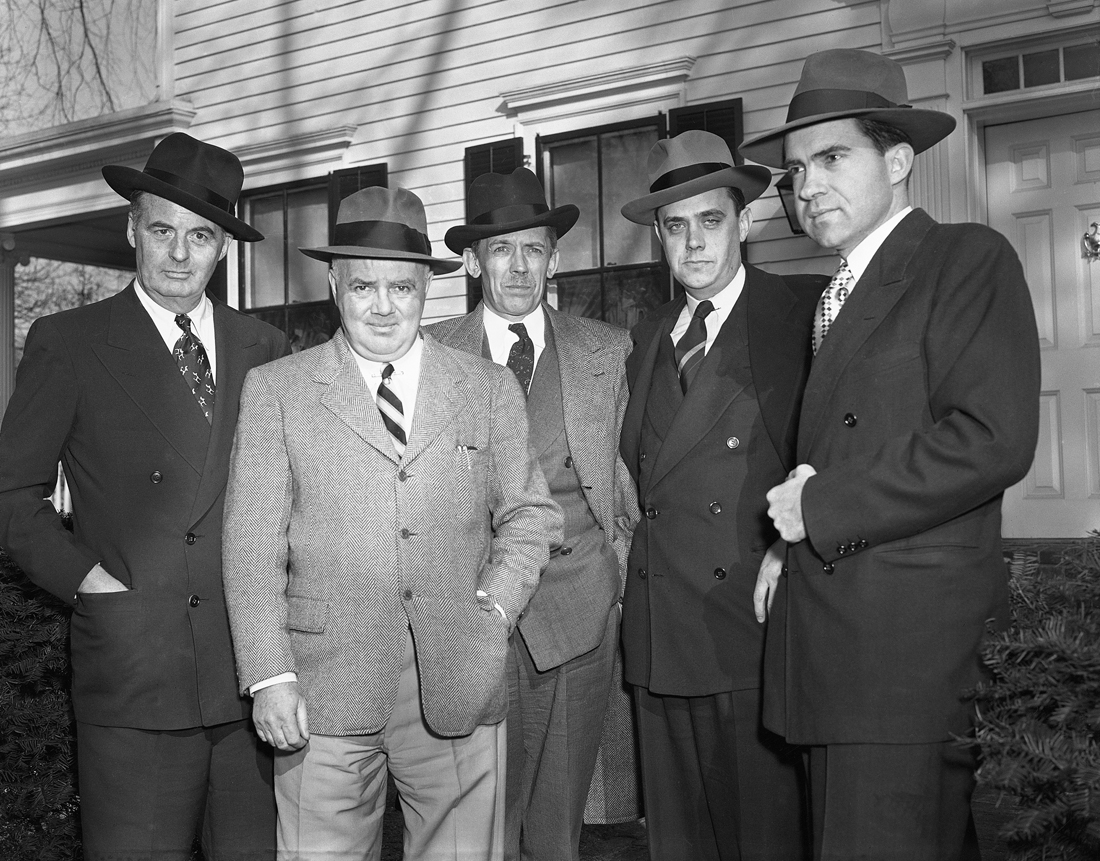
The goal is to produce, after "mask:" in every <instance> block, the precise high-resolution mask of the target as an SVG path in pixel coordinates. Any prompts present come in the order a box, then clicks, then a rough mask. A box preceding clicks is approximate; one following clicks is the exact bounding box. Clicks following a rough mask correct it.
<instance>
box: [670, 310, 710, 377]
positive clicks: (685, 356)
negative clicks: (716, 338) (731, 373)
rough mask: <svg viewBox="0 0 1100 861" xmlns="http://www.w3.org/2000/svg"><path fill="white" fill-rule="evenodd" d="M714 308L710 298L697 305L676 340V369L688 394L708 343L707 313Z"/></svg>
mask: <svg viewBox="0 0 1100 861" xmlns="http://www.w3.org/2000/svg"><path fill="white" fill-rule="evenodd" d="M713 310H714V305H713V304H712V303H711V301H710V300H709V299H704V300H703V301H702V302H700V303H699V304H698V305H696V306H695V313H694V314H693V315H692V317H691V319H690V320H689V321H688V327H687V329H686V330H685V331H684V334H683V335H682V336H681V337H680V340H679V341H677V342H676V350H675V353H674V354H675V356H676V370H677V371H678V372H679V374H680V388H681V389H682V390H683V392H684V394H685V395H686V394H687V391H688V386H690V385H691V381H692V380H693V379H695V375H696V374H697V373H698V372H699V366H700V365H701V364H702V363H703V356H705V355H706V345H707V324H706V322H705V320H706V317H707V315H708V314H709V313H710V312H711V311H713Z"/></svg>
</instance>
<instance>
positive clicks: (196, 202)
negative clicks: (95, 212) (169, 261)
mask: <svg viewBox="0 0 1100 861" xmlns="http://www.w3.org/2000/svg"><path fill="white" fill-rule="evenodd" d="M101 172H102V173H103V178H104V179H105V180H106V181H107V185H109V186H111V188H112V189H114V190H115V192H116V193H118V194H120V195H121V196H122V197H125V198H126V199H127V200H129V199H130V198H131V197H132V196H133V194H134V192H135V191H147V192H149V193H150V194H155V195H156V196H157V197H163V198H164V199H165V200H170V201H172V202H173V203H178V204H179V205H180V206H182V207H183V208H184V209H189V210H191V212H193V213H195V214H196V215H201V216H202V217H203V218H205V219H207V220H209V221H212V222H214V223H215V224H216V225H218V227H221V228H222V229H223V230H225V231H226V232H227V233H230V234H232V236H233V238H234V239H237V240H239V241H241V242H259V241H260V240H261V239H263V238H264V235H263V234H262V233H260V231H258V230H256V228H254V227H251V226H250V225H248V224H245V223H244V222H243V221H241V220H240V219H239V218H236V217H235V216H233V215H230V214H229V213H228V212H226V211H225V210H224V209H220V208H218V207H217V206H215V205H214V204H212V203H208V202H207V201H205V200H202V199H201V198H198V197H195V196H194V195H191V194H188V193H187V192H186V191H182V190H181V189H178V188H176V187H175V186H174V185H169V184H168V183H166V182H164V181H162V180H159V179H157V178H156V177H155V176H149V174H147V173H143V172H142V171H140V170H135V169H134V168H132V167H125V166H123V165H118V164H108V165H105V166H104V167H103V168H102V169H101Z"/></svg>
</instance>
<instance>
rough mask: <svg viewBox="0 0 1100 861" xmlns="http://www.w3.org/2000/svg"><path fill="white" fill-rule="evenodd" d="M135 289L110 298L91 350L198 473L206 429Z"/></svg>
mask: <svg viewBox="0 0 1100 861" xmlns="http://www.w3.org/2000/svg"><path fill="white" fill-rule="evenodd" d="M136 289H137V288H136V287H135V286H134V283H133V282H132V281H131V282H130V286H129V287H127V288H126V289H125V290H124V291H122V292H121V293H119V294H118V295H117V296H115V297H114V298H113V299H111V320H110V324H109V328H108V332H107V343H106V344H104V345H96V346H94V347H93V350H94V351H95V353H96V355H97V356H98V357H99V360H100V361H101V362H103V365H104V367H105V368H106V369H107V372H108V373H109V374H110V375H111V376H112V377H113V378H114V380H115V381H116V382H117V383H118V384H119V386H120V387H121V388H122V390H123V391H124V392H125V393H126V395H127V396H128V397H129V398H130V399H131V400H132V401H133V402H134V404H136V405H137V407H138V408H139V409H140V410H141V411H142V412H143V413H144V414H145V416H146V418H148V419H149V421H150V422H151V423H152V424H153V426H154V427H155V428H156V429H157V431H158V432H159V433H160V434H161V436H163V437H164V438H165V440H167V442H168V443H169V445H171V446H172V448H174V449H175V450H176V451H177V452H178V453H179V455H180V457H182V458H183V459H184V460H186V461H187V463H188V464H190V466H191V467H192V469H194V470H195V471H196V472H198V473H202V471H203V468H204V466H205V462H206V453H207V449H208V447H209V444H210V433H211V427H210V425H208V424H207V422H206V418H205V417H204V416H203V414H202V410H201V409H199V406H198V404H196V403H195V397H194V395H193V394H191V390H190V389H189V388H188V387H187V383H186V382H184V380H183V378H182V377H181V376H180V372H179V368H178V367H177V366H176V363H175V361H174V360H173V359H172V353H171V352H170V351H169V349H168V348H167V347H166V346H165V343H164V340H163V339H162V338H161V336H160V332H158V331H157V327H156V325H155V324H154V323H153V321H152V319H151V318H150V317H149V314H148V312H147V311H146V310H145V309H144V308H143V307H142V305H141V301H140V300H139V299H138V297H137V293H136V292H135V291H136Z"/></svg>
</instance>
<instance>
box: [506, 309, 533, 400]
mask: <svg viewBox="0 0 1100 861" xmlns="http://www.w3.org/2000/svg"><path fill="white" fill-rule="evenodd" d="M508 331H509V332H512V333H514V334H515V336H516V338H517V339H518V340H517V341H516V342H515V343H514V344H512V349H511V350H509V351H508V362H507V364H508V367H509V368H511V369H512V373H514V374H515V375H516V379H517V380H519V384H520V386H521V387H522V388H523V393H524V394H527V392H528V391H530V389H531V377H532V376H533V375H534V373H535V345H534V343H533V342H532V341H531V336H530V335H528V334H527V327H526V326H524V325H523V323H511V324H509V326H508Z"/></svg>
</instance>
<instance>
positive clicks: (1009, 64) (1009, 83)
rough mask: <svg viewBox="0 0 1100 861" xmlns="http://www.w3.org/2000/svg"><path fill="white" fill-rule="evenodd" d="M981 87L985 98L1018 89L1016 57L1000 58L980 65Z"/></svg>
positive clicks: (1018, 68)
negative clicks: (992, 94)
mask: <svg viewBox="0 0 1100 861" xmlns="http://www.w3.org/2000/svg"><path fill="white" fill-rule="evenodd" d="M982 85H983V89H982V92H984V93H985V94H986V95H987V96H988V95H990V94H991V93H1003V92H1006V91H1008V90H1018V89H1020V64H1019V58H1018V57H1002V58H1001V59H999V60H986V61H985V62H984V63H982Z"/></svg>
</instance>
